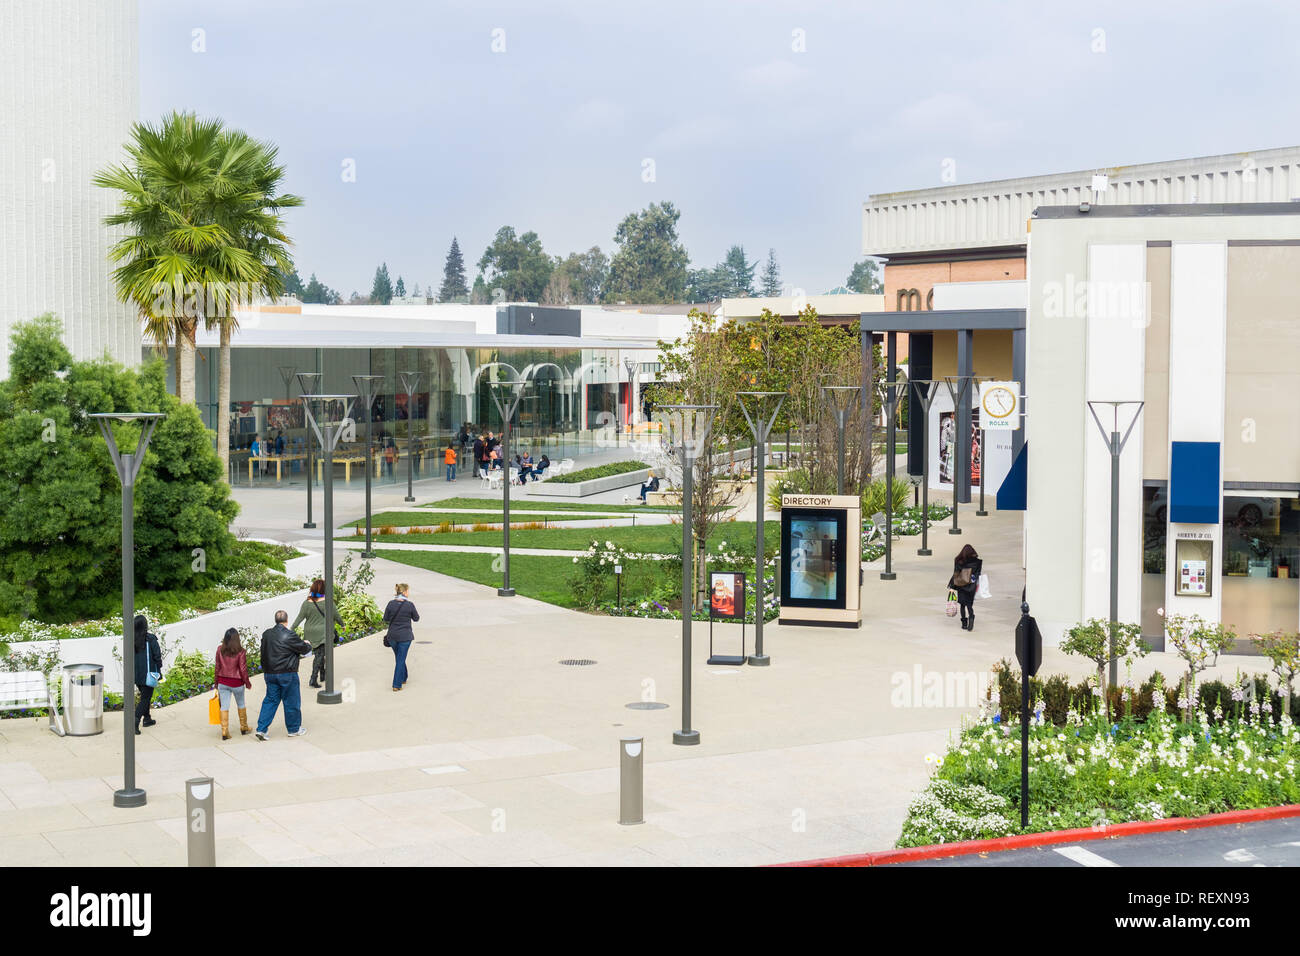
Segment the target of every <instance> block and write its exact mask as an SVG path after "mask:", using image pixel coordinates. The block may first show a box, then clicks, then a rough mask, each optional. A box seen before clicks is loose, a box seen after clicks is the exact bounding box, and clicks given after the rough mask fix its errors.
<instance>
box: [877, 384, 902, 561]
mask: <svg viewBox="0 0 1300 956" xmlns="http://www.w3.org/2000/svg"><path fill="white" fill-rule="evenodd" d="M896 387H897V385H896V384H895V383H894V382H892V381H891V382H890V383H889V403H888V404H889V425H888V427H887V428H886V429H885V444H886V446H887V447H886V449H885V570H883V571H881V572H880V580H882V581H893V580H895V579H896V578H897V577H898V575H897V574H895V573H894V440H895V437H896V434H895V424H894V419H895V417H896V413H897V411H898V405H897V403H896V402H895V401H894V389H895V388H896Z"/></svg>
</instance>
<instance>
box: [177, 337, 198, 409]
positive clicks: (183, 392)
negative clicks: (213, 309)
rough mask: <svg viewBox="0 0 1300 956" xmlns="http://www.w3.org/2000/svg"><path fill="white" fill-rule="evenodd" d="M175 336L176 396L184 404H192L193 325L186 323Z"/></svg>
mask: <svg viewBox="0 0 1300 956" xmlns="http://www.w3.org/2000/svg"><path fill="white" fill-rule="evenodd" d="M178 333H179V334H177V336H176V387H177V393H176V394H177V397H178V398H179V399H180V400H181V401H182V402H185V403H186V404H189V405H193V404H194V325H193V324H190V325H186V326H185V327H183V328H181V329H180V330H178Z"/></svg>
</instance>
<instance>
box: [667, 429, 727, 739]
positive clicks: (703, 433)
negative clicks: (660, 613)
mask: <svg viewBox="0 0 1300 956" xmlns="http://www.w3.org/2000/svg"><path fill="white" fill-rule="evenodd" d="M659 408H660V409H661V410H663V411H665V412H667V413H668V419H667V421H668V441H669V445H670V446H671V445H674V444H676V445H677V447H678V448H679V450H680V451H679V453H680V455H681V458H680V459H679V460H680V462H681V466H682V729H681V730H675V731H673V743H675V744H679V745H681V746H684V747H691V746H694V745H696V744H698V743H699V742H700V732H699V731H698V730H692V729H691V626H692V621H691V616H692V614H693V613H694V603H695V601H694V598H695V561H694V557H695V549H694V547H693V543H694V542H693V534H692V531H691V494H692V492H693V484H694V476H693V474H692V473H693V472H694V470H695V459H696V458H697V457H699V453H700V452H701V451H702V450H703V448H704V445H705V443H706V442H707V441H708V440H709V431H710V430H711V429H712V427H713V416H714V415H715V414H716V413H717V411H718V406H717V405H660V406H659ZM674 438H675V439H676V441H674Z"/></svg>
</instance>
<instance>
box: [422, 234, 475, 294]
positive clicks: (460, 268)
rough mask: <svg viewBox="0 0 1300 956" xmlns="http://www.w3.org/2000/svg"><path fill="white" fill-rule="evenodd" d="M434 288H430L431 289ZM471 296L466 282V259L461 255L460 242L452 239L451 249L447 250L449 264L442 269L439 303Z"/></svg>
mask: <svg viewBox="0 0 1300 956" xmlns="http://www.w3.org/2000/svg"><path fill="white" fill-rule="evenodd" d="M432 288H433V287H432V286H430V289H432ZM468 295H469V286H468V285H467V284H466V282H465V257H464V256H463V255H461V253H460V242H458V241H457V239H456V237H455V236H452V237H451V248H450V249H448V250H447V264H446V265H445V266H443V269H442V288H441V289H439V290H438V301H439V302H455V301H457V300H459V299H463V298H465V297H466V296H468Z"/></svg>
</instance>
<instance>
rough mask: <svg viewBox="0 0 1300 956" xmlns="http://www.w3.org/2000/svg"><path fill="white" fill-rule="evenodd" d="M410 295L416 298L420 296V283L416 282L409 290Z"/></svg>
mask: <svg viewBox="0 0 1300 956" xmlns="http://www.w3.org/2000/svg"><path fill="white" fill-rule="evenodd" d="M411 295H413V296H415V297H416V298H417V299H418V298H419V297H420V283H418V282H417V283H416V284H415V288H414V289H412V290H411Z"/></svg>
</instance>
